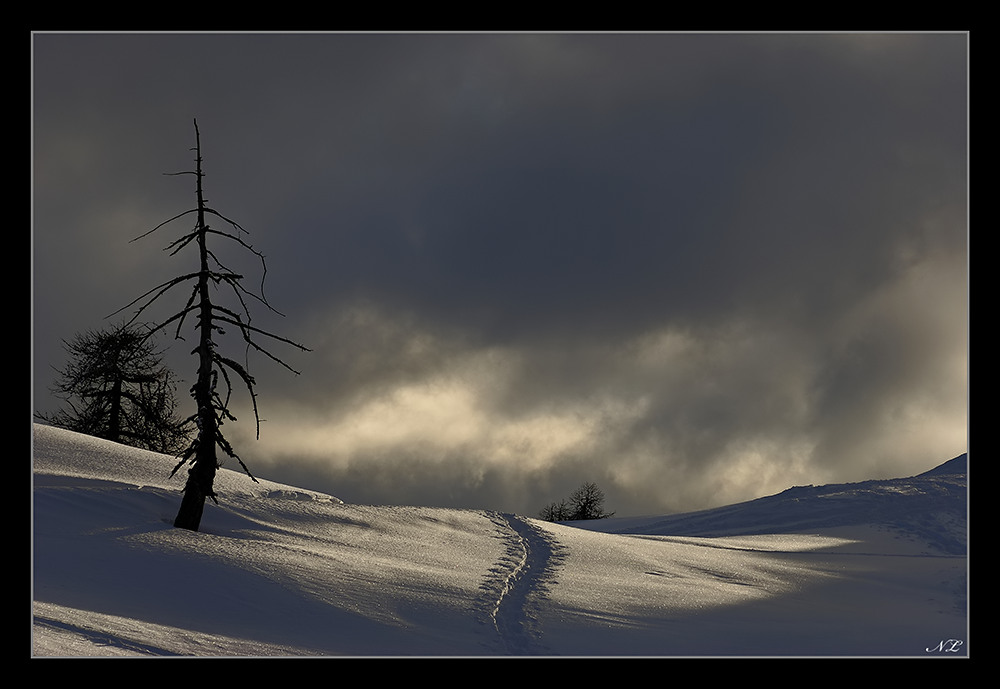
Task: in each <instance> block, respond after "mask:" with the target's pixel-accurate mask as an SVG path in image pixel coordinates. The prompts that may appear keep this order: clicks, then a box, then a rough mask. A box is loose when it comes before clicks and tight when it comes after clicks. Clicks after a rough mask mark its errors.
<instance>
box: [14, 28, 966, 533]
mask: <svg viewBox="0 0 1000 689" xmlns="http://www.w3.org/2000/svg"><path fill="white" fill-rule="evenodd" d="M33 55H34V127H35V130H34V147H35V148H34V152H35V156H34V184H35V189H34V203H35V206H34V221H35V222H34V259H33V261H34V264H33V265H34V306H35V311H34V325H35V332H34V338H35V339H34V351H35V378H36V382H35V395H36V400H35V406H36V407H39V408H45V406H46V404H49V403H50V400H48V399H47V396H46V393H45V391H46V388H47V386H48V384H49V383H50V382H51V374H50V372H49V368H48V367H49V366H50V365H53V364H55V365H58V364H61V357H62V353H61V351H60V349H59V344H58V342H59V339H60V338H68V337H70V336H72V334H73V333H74V332H76V331H78V330H81V329H84V328H88V327H93V326H95V325H99V323H100V319H101V318H103V317H104V316H105V315H107V314H108V313H110V312H111V311H113V310H115V309H116V308H118V307H120V306H122V305H124V304H125V303H127V302H129V301H131V299H133V298H134V297H136V296H138V295H139V294H141V293H142V292H143V291H145V290H146V289H148V288H149V287H152V286H153V285H154V284H156V283H157V282H159V281H160V280H162V279H166V278H167V277H169V276H170V275H172V274H174V273H176V272H179V271H181V270H184V269H185V267H184V266H185V264H183V262H182V259H174V260H168V259H167V258H166V257H165V255H164V254H163V253H162V252H161V248H162V247H163V246H165V245H166V243H167V241H169V239H171V238H172V237H173V236H176V235H175V234H174V235H171V234H169V232H168V233H167V234H162V236H161V235H154V236H153V237H152V238H148V239H146V240H143V241H142V242H138V243H134V244H129V243H128V241H129V240H130V239H131V238H133V237H135V236H136V235H138V234H140V233H141V232H143V231H145V229H148V228H149V227H151V226H153V225H155V224H156V223H158V222H160V221H162V220H164V219H166V218H168V217H170V216H172V215H174V214H176V213H177V212H179V211H181V210H184V209H186V208H188V207H190V206H191V204H192V200H193V195H192V193H191V191H192V190H191V189H190V188H188V186H189V178H183V177H182V178H174V177H162V176H161V173H163V172H171V171H176V170H181V169H189V168H190V166H191V159H190V155H191V154H190V151H189V150H188V149H189V148H190V146H191V145H193V129H192V127H191V119H192V118H193V117H197V118H198V121H199V125H200V127H201V129H202V136H203V153H204V155H205V164H206V171H207V173H208V176H207V178H206V185H207V190H208V191H207V193H208V196H209V197H210V200H211V201H212V202H213V204H214V205H216V206H217V207H218V208H219V209H220V210H222V211H223V212H225V213H227V214H228V215H230V216H231V217H233V218H235V219H237V220H239V221H240V222H241V223H243V224H244V225H245V226H247V228H248V229H249V230H250V232H251V233H252V239H253V241H254V242H255V244H256V245H258V246H259V247H260V248H262V249H263V250H264V252H265V253H266V254H267V256H268V261H269V264H268V267H269V274H268V294H269V296H270V298H271V299H272V301H273V302H274V303H275V305H276V306H277V307H278V308H279V309H281V310H282V311H283V312H284V313H286V314H287V317H286V318H285V319H283V320H267V319H265V318H263V314H261V317H262V319H263V321H262V322H264V324H265V326H273V327H274V328H275V329H277V330H280V331H281V332H282V333H285V334H288V335H290V336H292V337H293V338H294V339H298V340H300V341H303V342H305V343H306V344H308V345H309V346H310V347H312V348H313V349H314V352H313V353H311V354H308V355H302V356H299V355H295V357H294V359H295V360H294V364H295V365H296V367H298V368H301V369H302V370H303V371H304V374H303V375H302V376H301V377H291V376H288V375H286V374H285V372H284V371H280V370H272V368H273V367H269V366H268V364H267V363H266V362H263V361H261V362H259V363H256V364H255V371H256V373H257V374H258V377H259V379H260V383H261V384H260V390H261V404H262V408H263V413H264V416H265V417H267V418H268V420H269V421H268V423H267V424H266V425H265V427H264V429H263V431H262V438H261V441H260V442H254V441H252V440H249V439H246V438H244V437H243V436H247V435H252V428H247V427H246V426H249V425H250V424H240V425H239V426H240V428H239V430H236V429H234V431H233V433H237V434H238V436H239V437H240V442H241V444H242V450H243V452H242V455H243V456H244V457H246V458H247V459H248V461H249V462H250V464H251V466H253V467H255V468H257V470H258V471H259V472H260V473H262V474H263V475H266V476H268V477H269V478H275V479H277V480H286V479H287V480H290V481H292V480H301V481H309V482H310V484H311V485H315V486H316V487H318V488H321V489H326V490H329V491H330V492H332V493H334V494H336V495H339V496H340V497H342V498H344V499H347V500H352V501H363V502H409V503H419V504H442V505H460V506H472V507H490V508H499V509H506V510H514V511H522V512H529V513H532V512H534V511H536V510H537V509H538V508H539V507H541V506H542V505H543V504H544V503H546V502H549V501H551V500H553V499H556V498H558V497H561V496H562V495H564V494H566V493H568V492H569V491H570V490H572V488H574V487H575V486H576V485H578V484H579V483H580V482H581V481H583V480H595V481H597V482H598V483H600V484H601V485H602V486H603V487H604V488H605V490H606V492H607V493H608V495H609V505H608V507H609V508H610V509H617V510H618V512H619V513H620V514H633V513H637V512H644V511H645V512H652V511H666V510H675V509H697V508H700V507H706V506H710V505H713V504H721V503H724V502H731V501H736V500H741V499H748V498H752V497H756V496H758V495H762V494H765V493H767V492H774V491H777V490H781V489H783V488H785V487H788V486H790V485H792V484H795V483H822V482H827V481H833V480H837V481H840V480H860V479H864V478H869V477H872V476H893V475H903V474H908V473H916V472H918V471H922V470H924V469H926V468H929V467H930V466H931V465H933V464H934V463H936V462H940V461H944V460H945V459H948V458H950V457H951V456H954V455H956V454H959V453H960V452H962V451H965V449H966V423H967V421H966V419H967V415H966V406H967V405H966V396H967V372H966V366H967V342H968V340H967V334H968V312H967V308H968V297H967V207H966V206H967V192H966V186H967V179H966V171H967V37H966V36H963V35H949V34H934V35H829V36H825V35H782V34H775V35H702V34H689V35H669V34H628V35H611V34H580V35H572V34H567V35H563V34H539V35H529V34H505V35H489V34H476V35H450V34H449V35H419V34H412V35H369V34H357V35H37V36H35V38H34V53H33ZM185 180H187V181H185ZM174 349H175V350H178V351H177V363H176V365H175V368H177V369H178V371H179V372H180V373H181V374H182V376H183V375H185V373H186V371H185V367H188V368H191V367H192V364H191V362H189V361H187V358H189V357H186V350H185V347H184V346H183V344H182V345H180V346H178V347H174Z"/></svg>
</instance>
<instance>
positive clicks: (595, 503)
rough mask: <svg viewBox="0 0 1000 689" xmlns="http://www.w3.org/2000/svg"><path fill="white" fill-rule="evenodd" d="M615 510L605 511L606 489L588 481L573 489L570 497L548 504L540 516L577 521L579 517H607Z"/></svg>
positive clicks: (549, 519)
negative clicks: (603, 489)
mask: <svg viewBox="0 0 1000 689" xmlns="http://www.w3.org/2000/svg"><path fill="white" fill-rule="evenodd" d="M614 514H615V513H614V512H605V511H604V491H602V490H601V489H600V488H598V487H597V484H596V483H592V482H589V481H588V482H587V483H584V484H583V485H582V486H580V487H579V488H577V489H576V490H575V491H573V494H572V495H570V496H569V499H564V500H560V501H559V502H553V503H550V504H549V505H547V506H546V507H545V508H543V509H542V511H541V512H540V513H539V515H538V516H539V517H540V518H541V519H544V520H546V521H550V522H564V521H576V520H579V519H606V518H608V517H612V516H614Z"/></svg>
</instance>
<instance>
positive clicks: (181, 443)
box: [35, 324, 191, 454]
mask: <svg viewBox="0 0 1000 689" xmlns="http://www.w3.org/2000/svg"><path fill="white" fill-rule="evenodd" d="M63 346H64V348H65V349H66V352H67V353H68V354H69V361H68V363H67V364H66V366H65V367H64V368H63V369H57V370H56V372H57V374H58V375H57V378H56V382H55V384H54V385H53V387H52V392H53V393H54V394H55V395H56V396H57V397H59V398H60V399H62V400H63V401H64V402H65V403H66V407H67V408H63V409H60V410H58V411H57V412H55V413H53V414H42V413H37V414H35V416H36V417H37V418H38V419H40V420H42V421H45V422H46V423H49V424H51V425H53V426H59V427H61V428H68V429H69V430H71V431H77V432H78V433H86V434H87V435H92V436H95V437H98V438H104V439H106V440H112V441H114V442H119V443H124V444H126V445H131V446H133V447H139V448H142V449H144V450H153V451H154V452H163V453H167V454H177V453H179V452H181V451H183V449H184V448H185V447H186V446H187V445H188V443H189V442H190V438H191V431H190V424H189V423H187V422H186V421H184V420H182V419H180V418H178V417H177V415H176V413H175V412H176V409H177V401H176V399H175V397H174V391H175V390H176V382H175V377H174V374H173V372H172V371H170V369H169V368H167V367H166V366H165V365H164V364H163V352H162V351H161V350H160V349H158V348H157V347H156V346H155V344H154V343H153V341H152V340H150V339H149V338H148V337H147V332H146V330H144V329H143V328H142V327H138V326H135V325H128V326H126V325H124V324H122V325H116V326H113V327H111V328H109V329H106V330H89V331H86V332H84V333H78V334H77V335H76V337H74V338H73V339H72V340H70V341H69V342H67V341H65V340H64V341H63Z"/></svg>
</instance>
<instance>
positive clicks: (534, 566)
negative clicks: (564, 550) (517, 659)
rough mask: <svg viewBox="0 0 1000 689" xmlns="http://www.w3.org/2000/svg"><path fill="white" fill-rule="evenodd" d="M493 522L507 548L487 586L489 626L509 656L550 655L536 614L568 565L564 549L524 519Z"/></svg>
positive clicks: (504, 517)
mask: <svg viewBox="0 0 1000 689" xmlns="http://www.w3.org/2000/svg"><path fill="white" fill-rule="evenodd" d="M487 516H489V518H490V519H491V520H492V521H493V523H494V524H496V525H497V527H498V529H499V530H500V532H499V537H500V538H501V539H502V540H503V541H504V545H505V553H504V555H503V557H501V558H500V560H498V561H497V563H496V564H495V565H494V566H493V567H492V568H491V569H490V572H489V574H488V575H487V579H486V581H485V582H484V583H483V585H482V586H481V588H482V589H483V591H484V593H485V596H486V600H485V602H484V604H483V607H484V608H485V609H486V614H487V616H488V621H489V623H490V624H492V626H493V628H494V629H495V630H496V633H497V635H498V637H499V639H500V642H501V643H502V644H503V647H504V650H505V651H506V652H507V653H508V654H511V655H539V654H545V653H546V650H545V648H544V646H543V645H542V643H541V632H540V630H539V628H538V621H537V618H536V616H535V612H536V610H537V606H538V604H539V602H540V601H542V600H544V598H545V596H546V594H547V592H548V585H549V584H550V583H551V582H552V581H553V579H552V577H553V575H554V573H555V570H556V567H557V566H558V564H559V561H560V560H561V559H562V556H561V555H560V553H559V551H560V550H561V546H559V544H558V543H556V541H555V539H554V538H553V537H552V536H551V535H550V534H548V533H546V532H545V531H543V530H542V529H540V528H538V527H537V526H534V525H532V523H531V522H530V521H528V520H527V519H525V518H524V517H519V516H517V515H514V514H503V513H500V512H488V513H487Z"/></svg>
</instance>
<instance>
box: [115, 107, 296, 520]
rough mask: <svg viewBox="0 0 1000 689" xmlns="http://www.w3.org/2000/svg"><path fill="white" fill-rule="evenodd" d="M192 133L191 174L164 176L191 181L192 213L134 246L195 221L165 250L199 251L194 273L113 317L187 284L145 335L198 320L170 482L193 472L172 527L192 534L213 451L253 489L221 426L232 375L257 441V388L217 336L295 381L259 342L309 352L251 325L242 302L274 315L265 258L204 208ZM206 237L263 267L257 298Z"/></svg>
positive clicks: (208, 494)
mask: <svg viewBox="0 0 1000 689" xmlns="http://www.w3.org/2000/svg"><path fill="white" fill-rule="evenodd" d="M194 131H195V147H194V149H192V150H194V151H195V169H194V170H190V171H185V172H176V173H169V174H173V175H194V177H195V195H196V198H197V205H196V207H195V208H192V209H189V210H186V211H184V212H183V213H179V214H178V215H175V216H174V217H172V218H170V219H169V220H165V221H164V222H162V223H160V224H159V225H157V226H156V227H154V228H153V229H151V230H149V231H148V232H146V233H144V234H142V235H140V236H139V237H136V238H135V239H133V240H132V241H137V240H139V239H142V238H143V237H146V236H148V235H150V234H152V233H153V232H156V231H157V230H159V229H160V228H162V227H163V226H165V225H167V224H168V223H171V222H173V221H174V220H177V219H179V218H182V217H186V216H189V215H192V214H193V215H194V217H195V224H194V228H193V229H192V230H191V231H190V232H188V233H187V234H184V235H183V236H181V237H179V238H178V239H176V240H174V241H173V242H171V243H170V244H169V245H168V246H167V247H166V250H169V251H170V255H171V256H173V255H175V254H177V253H178V252H179V251H180V250H181V249H183V248H185V247H187V246H189V245H194V246H195V247H196V248H197V251H198V266H199V267H198V270H197V271H195V272H191V273H185V274H184V275H180V276H178V277H175V278H173V279H172V280H169V281H167V282H165V283H163V284H161V285H159V286H157V287H154V288H153V289H151V290H149V291H148V292H146V293H145V294H143V295H141V296H140V297H139V298H137V299H135V300H133V301H132V302H131V303H129V304H127V305H126V306H124V307H123V308H122V309H119V311H118V312H121V311H124V310H125V309H128V308H131V307H133V306H135V305H136V304H139V303H140V302H141V306H139V307H138V309H137V311H136V312H135V315H134V316H133V317H132V318H133V320H134V319H136V318H138V317H139V315H140V314H142V313H143V312H144V311H145V310H146V309H147V308H149V307H150V306H151V305H152V304H153V303H154V302H155V301H156V300H157V299H159V298H160V297H161V296H163V295H164V294H166V293H167V292H168V291H169V290H171V289H173V288H174V287H177V286H179V285H183V284H192V283H193V287H192V291H191V294H190V296H189V297H188V299H187V302H186V304H185V305H184V308H183V309H181V310H180V311H178V312H177V313H175V314H174V315H172V316H170V317H169V318H167V319H166V320H164V321H162V322H160V323H158V324H156V325H154V326H153V327H152V328H151V333H152V332H156V331H159V330H163V329H165V328H167V327H168V326H170V325H171V324H173V323H176V330H175V337H176V338H177V339H184V338H183V337H182V336H181V329H182V327H183V325H184V322H185V320H186V319H187V317H188V316H190V315H193V317H194V318H195V319H196V323H195V326H194V327H195V330H196V332H197V334H198V344H197V346H196V347H195V349H194V350H193V351H192V354H194V355H196V356H197V357H198V376H197V380H196V381H195V383H194V385H193V386H192V388H191V396H192V397H193V398H194V400H195V405H196V408H197V411H196V412H195V413H194V414H193V415H192V416H191V417H190V419H191V420H192V421H194V423H195V424H196V426H197V435H196V436H195V438H194V440H193V441H192V442H191V444H190V445H189V446H188V447H187V448H186V449H185V450H184V451H183V453H180V462H179V463H178V464H177V466H175V467H174V470H173V472H171V476H173V474H174V473H176V472H177V470H178V469H180V468H181V467H182V466H184V464H186V463H190V464H191V467H190V469H188V478H187V483H186V484H185V486H184V498H183V500H182V501H181V507H180V509H179V511H178V512H177V517H176V518H175V519H174V526H176V527H179V528H183V529H190V530H192V531H197V530H198V528H199V525H200V524H201V517H202V512H203V510H204V507H205V499H206V498H212V500H213V501H214V502H216V503H218V501H217V500H216V494H215V491H214V489H213V486H214V482H215V474H216V469H217V468H218V466H219V462H218V460H217V454H216V448H217V447H218V448H220V449H221V450H222V451H223V452H224V453H225V454H226V455H227V456H229V457H232V458H233V459H235V460H236V461H238V462H239V464H240V466H241V467H243V470H244V471H245V472H246V473H247V475H248V476H249V477H250V478H251V479H253V480H254V481H255V482H256V481H257V479H256V478H255V477H254V475H253V474H251V473H250V470H249V469H248V468H247V466H246V464H244V463H243V460H242V459H240V457H239V456H238V455H237V454H236V452H235V451H234V450H233V448H232V446H231V445H230V444H229V442H228V441H227V440H226V438H225V436H224V435H223V433H222V430H221V426H222V425H223V424H224V423H225V422H226V421H230V420H231V421H235V420H236V418H235V417H234V416H233V415H232V414H231V413H230V410H229V402H230V396H231V393H232V379H231V377H230V374H234V375H235V377H236V378H238V379H239V380H241V381H242V382H243V384H244V385H245V386H246V389H247V392H248V393H249V396H250V400H251V402H252V403H253V412H254V419H255V420H256V423H257V437H258V438H260V415H259V413H258V409H257V393H256V388H255V385H256V383H255V381H254V378H253V376H251V375H250V372H249V370H248V367H247V364H246V363H240V362H238V361H236V360H235V359H233V358H231V357H228V356H225V355H223V354H222V353H221V352H220V351H219V349H218V348H217V346H216V342H215V336H216V335H224V334H225V329H226V328H227V327H232V328H235V330H236V331H237V332H239V334H240V335H241V336H242V338H243V342H244V343H245V348H246V354H247V357H246V358H249V353H250V351H251V350H253V351H256V352H259V353H261V354H263V355H265V356H266V357H268V358H270V359H271V360H273V361H275V362H277V363H278V364H280V365H281V366H283V367H285V368H287V369H288V370H289V371H291V372H292V373H295V374H298V371H295V370H294V369H292V368H291V367H290V366H289V365H288V364H286V363H285V362H284V361H282V360H281V359H279V358H278V357H276V356H274V355H273V354H272V353H271V352H270V351H268V350H267V349H266V348H265V347H262V346H261V345H260V344H259V338H261V337H265V338H269V339H271V340H275V341H278V342H282V343H285V344H287V345H290V346H292V347H295V348H297V349H300V350H303V351H309V350H308V349H307V348H306V347H304V346H303V345H301V344H298V343H296V342H293V341H291V340H289V339H286V338H284V337H279V336H277V335H274V334H272V333H270V332H267V331H265V330H261V329H260V328H257V327H254V326H253V325H251V317H250V310H249V308H248V307H247V298H251V299H253V300H256V301H257V302H259V303H261V304H263V305H264V306H265V307H266V308H267V309H268V310H270V311H273V312H275V313H278V312H277V311H276V310H275V309H274V308H272V307H271V305H270V304H269V303H268V301H267V299H266V298H265V296H264V291H263V287H264V277H265V276H266V274H267V265H266V263H265V261H264V255H263V254H262V253H260V252H259V251H257V250H256V249H254V248H253V246H251V245H250V244H249V243H247V241H246V240H244V239H243V235H246V234H248V233H247V231H246V230H245V229H244V228H243V227H242V226H240V225H239V224H238V223H236V222H234V221H233V220H230V219H229V218H227V217H226V216H224V215H222V214H221V213H219V212H218V211H217V210H215V209H214V208H212V207H210V206H209V205H208V203H207V200H206V199H205V195H204V190H203V186H202V178H203V177H204V173H203V172H202V157H201V133H200V131H199V130H198V121H197V120H195V121H194ZM209 217H212V218H215V219H217V220H219V221H221V222H222V223H223V228H224V229H217V228H215V227H212V226H211V225H209V223H208V219H209ZM209 237H212V238H213V239H218V240H229V241H232V242H235V243H236V244H238V245H239V246H240V247H242V248H243V249H245V250H246V251H249V252H250V253H252V254H253V255H254V256H256V257H257V259H258V260H259V262H260V267H261V284H260V290H259V293H254V292H251V291H249V290H247V289H246V288H245V287H244V286H243V276H242V275H240V274H238V273H235V272H233V271H232V270H230V269H229V268H227V267H226V266H225V265H223V264H222V262H221V261H220V260H219V258H218V256H217V255H216V253H215V252H214V251H213V250H211V249H210V248H209V241H208V240H209ZM220 287H226V288H228V291H231V292H232V295H233V296H234V297H235V300H236V302H238V304H239V306H238V307H234V308H229V307H226V306H223V305H221V304H218V303H216V302H214V301H213V300H212V289H210V288H220ZM118 312H116V313H118ZM279 315H280V314H279ZM220 378H221V380H222V382H223V383H224V384H225V394H222V392H221V391H220V386H219V383H220Z"/></svg>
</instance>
